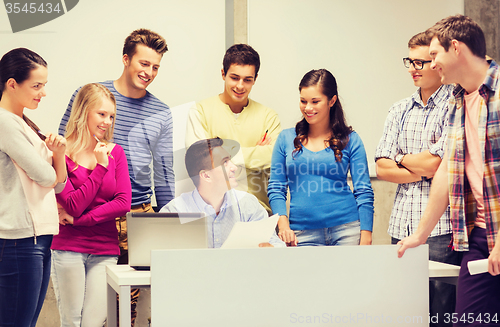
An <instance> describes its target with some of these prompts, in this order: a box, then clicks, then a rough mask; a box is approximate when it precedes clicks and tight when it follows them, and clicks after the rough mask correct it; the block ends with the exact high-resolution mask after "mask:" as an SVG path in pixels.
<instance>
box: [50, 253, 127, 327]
mask: <svg viewBox="0 0 500 327" xmlns="http://www.w3.org/2000/svg"><path fill="white" fill-rule="evenodd" d="M117 259H118V256H112V255H94V254H87V253H79V252H72V251H59V250H52V284H53V285H54V293H55V295H56V299H57V306H58V307H59V315H60V317H61V326H62V327H69V326H72V327H73V326H75V327H76V326H77V327H80V326H81V327H91V326H102V325H103V324H104V322H105V321H106V317H107V305H106V299H107V297H106V290H107V283H106V266H108V265H116V260H117Z"/></svg>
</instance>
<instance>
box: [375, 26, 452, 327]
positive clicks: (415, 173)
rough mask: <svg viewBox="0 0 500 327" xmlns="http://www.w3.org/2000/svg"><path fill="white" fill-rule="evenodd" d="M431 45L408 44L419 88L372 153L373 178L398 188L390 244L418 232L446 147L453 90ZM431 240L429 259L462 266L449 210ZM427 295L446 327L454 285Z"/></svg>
mask: <svg viewBox="0 0 500 327" xmlns="http://www.w3.org/2000/svg"><path fill="white" fill-rule="evenodd" d="M429 45H430V39H429V38H428V37H427V36H426V34H425V33H419V34H417V35H415V36H413V37H412V38H411V39H410V41H409V42H408V48H409V57H408V58H404V59H403V63H404V65H405V67H406V68H408V72H409V73H410V75H411V77H412V79H413V83H414V84H415V86H417V87H418V89H417V90H416V91H415V93H413V95H412V96H410V97H409V98H406V99H403V100H401V101H399V102H397V103H395V104H394V105H393V106H392V107H391V109H390V111H389V115H388V117H387V119H386V121H385V126H384V134H383V136H382V138H381V140H380V142H379V145H378V147H377V150H376V152H375V161H376V167H377V177H378V178H379V179H381V180H386V181H389V182H393V183H398V188H397V191H396V198H395V199H394V206H393V209H392V213H391V218H390V222H389V230H388V233H389V235H390V236H391V238H392V244H396V243H397V242H398V241H399V240H401V239H403V238H405V237H407V236H409V235H411V234H413V233H414V232H415V231H416V230H417V227H418V223H419V222H420V218H421V215H422V214H423V212H424V210H425V207H426V206H427V202H428V198H429V191H430V188H431V183H432V177H433V176H434V173H435V172H436V170H437V168H438V167H439V164H440V163H441V159H442V158H443V155H444V151H445V147H446V137H447V127H448V101H449V98H450V97H451V96H452V90H453V86H452V85H442V84H441V77H440V76H439V73H438V72H437V71H436V70H432V69H431V67H430V63H431V61H432V60H431V57H430V55H429ZM430 236H431V237H429V238H428V240H427V244H429V259H430V260H433V261H440V262H445V263H450V264H455V265H460V259H461V258H460V255H459V253H458V252H455V251H453V250H452V249H451V248H450V247H448V246H449V245H450V243H451V237H452V230H451V222H450V210H449V208H448V209H447V210H446V212H445V213H444V214H443V215H442V217H441V218H440V220H439V223H438V224H437V225H436V227H435V228H434V230H433V231H432V233H431V235H430ZM429 296H430V302H429V303H430V309H429V312H430V318H431V326H446V324H444V323H443V321H444V314H445V313H453V312H454V309H455V286H453V285H449V284H445V283H443V282H435V281H432V282H430V285H429ZM450 326H451V324H450Z"/></svg>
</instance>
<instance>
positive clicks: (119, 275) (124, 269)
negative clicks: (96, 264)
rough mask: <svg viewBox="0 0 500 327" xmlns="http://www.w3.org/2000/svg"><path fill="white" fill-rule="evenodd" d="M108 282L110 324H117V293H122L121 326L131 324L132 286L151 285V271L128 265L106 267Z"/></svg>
mask: <svg viewBox="0 0 500 327" xmlns="http://www.w3.org/2000/svg"><path fill="white" fill-rule="evenodd" d="M106 280H107V282H108V291H107V294H108V301H107V302H108V326H116V294H119V295H120V317H119V319H120V326H130V325H131V321H130V288H131V286H133V287H137V288H141V287H142V288H144V287H149V286H150V285H151V272H150V271H140V270H135V269H133V268H131V267H130V266H128V265H117V266H114V265H113V266H107V267H106Z"/></svg>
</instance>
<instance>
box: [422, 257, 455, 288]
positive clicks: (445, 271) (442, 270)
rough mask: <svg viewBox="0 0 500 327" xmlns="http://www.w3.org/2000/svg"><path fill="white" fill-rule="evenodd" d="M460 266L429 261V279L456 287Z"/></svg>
mask: <svg viewBox="0 0 500 327" xmlns="http://www.w3.org/2000/svg"><path fill="white" fill-rule="evenodd" d="M459 273H460V266H455V265H450V264H447V263H442V262H436V261H429V279H432V280H439V281H442V282H445V283H448V284H452V285H457V280H458V274H459Z"/></svg>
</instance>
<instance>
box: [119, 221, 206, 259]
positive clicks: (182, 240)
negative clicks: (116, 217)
mask: <svg viewBox="0 0 500 327" xmlns="http://www.w3.org/2000/svg"><path fill="white" fill-rule="evenodd" d="M127 237H128V256H129V265H130V266H131V267H133V268H136V269H137V268H138V269H147V268H149V267H150V266H151V250H166V249H203V248H207V247H208V245H207V244H208V243H207V230H206V214H205V213H199V212H194V213H145V212H129V213H127Z"/></svg>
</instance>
